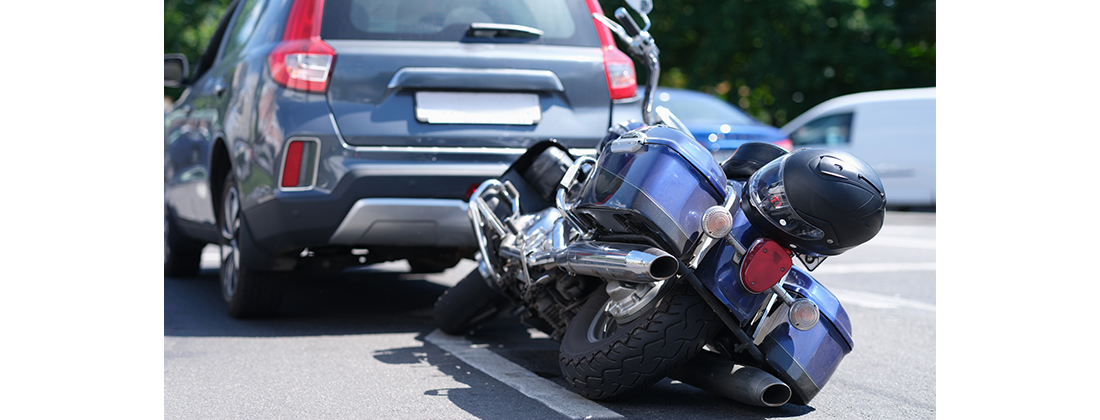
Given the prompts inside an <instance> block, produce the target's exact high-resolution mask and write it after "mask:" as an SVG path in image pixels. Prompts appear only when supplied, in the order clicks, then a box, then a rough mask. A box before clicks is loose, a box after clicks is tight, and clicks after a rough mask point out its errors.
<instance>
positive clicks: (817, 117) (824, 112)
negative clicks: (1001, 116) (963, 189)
mask: <svg viewBox="0 0 1100 420" xmlns="http://www.w3.org/2000/svg"><path fill="white" fill-rule="evenodd" d="M780 130H782V131H783V132H784V133H786V134H787V135H788V136H790V139H791V142H792V143H793V144H794V148H795V149H798V148H800V147H827V148H835V149H841V150H845V151H848V152H850V153H852V154H854V155H856V156H858V157H859V158H860V159H863V160H864V161H866V162H867V163H868V164H870V165H871V167H872V168H874V170H875V172H876V173H877V174H878V176H879V178H880V179H882V185H883V187H885V188H886V204H887V206H889V207H894V208H898V207H925V206H932V207H934V206H935V205H936V88H934V87H931V88H919V89H897V90H883V91H876V92H863V93H854V94H851V95H845V96H840V97H837V98H833V99H830V100H828V101H825V102H822V103H821V104H819V105H817V106H815V107H813V108H811V109H810V110H809V111H806V112H805V113H803V114H802V115H799V116H798V118H795V119H794V120H791V122H790V123H788V124H787V125H784V126H783V127H782V128H780Z"/></svg>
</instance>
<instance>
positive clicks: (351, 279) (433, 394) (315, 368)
mask: <svg viewBox="0 0 1100 420" xmlns="http://www.w3.org/2000/svg"><path fill="white" fill-rule="evenodd" d="M935 244H936V224H935V214H934V213H901V212H891V213H890V214H888V216H887V222H886V226H885V227H884V228H883V230H882V232H881V233H880V234H879V236H878V237H876V238H875V239H873V240H872V241H871V242H869V243H867V244H865V245H863V246H861V247H860V248H857V249H855V250H852V251H849V252H848V253H846V254H844V255H842V256H839V257H834V258H831V259H829V260H827V261H825V263H824V264H822V265H821V267H820V268H818V269H817V270H816V271H815V272H814V273H813V274H814V276H815V277H817V278H818V280H820V281H821V282H822V283H823V284H825V285H826V286H827V287H829V288H830V290H832V291H833V292H834V293H835V294H836V295H837V296H838V297H839V298H840V300H841V302H842V303H843V304H844V305H845V308H846V309H847V311H848V313H849V315H850V317H851V320H852V324H853V338H854V340H855V342H856V345H855V349H854V351H853V352H852V353H851V354H850V355H849V356H848V357H847V358H845V360H844V362H843V363H842V364H841V365H840V367H839V368H838V370H837V371H836V373H835V374H834V376H833V378H832V380H831V381H830V382H829V384H828V385H827V386H826V387H825V388H824V389H823V390H822V391H821V393H820V394H818V396H817V398H815V399H814V400H813V401H812V402H811V403H810V405H808V406H797V405H792V404H787V405H785V406H783V407H780V408H773V409H768V408H759V407H751V406H746V405H742V404H739V403H737V402H734V401H730V400H727V399H724V398H722V397H718V396H715V395H714V394H711V393H709V392H706V391H703V390H700V389H697V388H694V387H692V386H689V385H686V384H682V383H679V382H676V381H672V380H670V379H664V380H662V381H661V382H659V383H658V384H657V385H655V386H653V387H651V388H648V389H646V390H644V391H642V392H640V393H637V394H634V395H631V396H629V397H627V398H624V399H622V400H617V401H614V402H606V403H598V404H597V403H593V402H590V401H587V400H584V399H579V398H576V396H575V394H572V393H571V392H570V391H568V390H567V387H568V385H567V384H566V383H565V382H564V380H562V378H561V374H560V372H559V371H558V367H557V343H556V342H554V341H552V340H550V339H548V338H547V337H546V336H545V335H543V334H541V333H538V332H537V331H535V330H533V329H528V328H526V327H524V326H523V325H521V324H519V323H518V322H517V321H516V320H515V319H512V318H507V317H502V318H498V319H496V320H494V321H492V322H490V323H489V324H488V325H486V326H485V327H483V328H481V329H479V330H478V331H476V332H475V333H474V334H472V335H470V336H467V337H452V336H447V335H445V334H442V333H440V332H438V331H436V330H435V328H434V326H433V325H432V323H431V309H432V304H433V303H434V301H435V299H436V298H437V297H438V296H439V295H440V294H441V293H442V292H443V291H444V290H446V288H447V287H448V286H450V285H452V284H454V283H455V282H457V281H458V280H459V279H461V278H462V277H463V276H464V275H465V274H466V273H467V272H468V271H469V270H471V269H472V268H473V263H472V262H469V261H463V263H462V264H460V265H459V266H458V267H456V268H454V269H451V270H448V271H447V272H444V273H441V274H434V275H413V274H406V273H405V272H403V270H405V269H406V268H407V265H405V264H404V263H403V262H398V263H388V264H382V265H376V266H372V267H370V268H368V269H361V270H357V271H355V272H351V273H346V274H343V275H340V276H333V277H324V278H311V279H301V280H298V281H296V282H294V283H292V284H291V285H290V286H289V288H288V293H287V295H286V299H285V301H284V309H283V312H282V313H281V314H280V315H279V316H278V317H275V318H272V319H265V320H252V321H240V320H234V319H232V318H229V317H228V316H226V315H225V312H224V310H223V308H222V304H221V300H220V296H219V290H218V282H217V274H216V270H215V269H214V268H216V266H217V261H216V258H209V259H204V270H203V272H202V273H201V275H200V276H198V277H196V278H165V279H164V417H165V418H166V419H194V418H246V419H247V418H257V419H281V418H295V419H301V418H326V419H350V418H364V419H366V418H370V419H387V418H391V419H407V418H433V419H461V418H481V419H514V418H525V419H565V418H585V417H588V416H592V417H593V418H598V417H615V416H621V417H625V418H677V419H711V418H747V419H758V418H759V419H764V418H800V419H846V418H876V419H878V418H905V419H921V418H935V417H936V258H935V257H936V246H935ZM208 250H211V251H213V250H214V249H213V248H208ZM215 252H216V251H215ZM209 256H210V257H213V256H214V255H209Z"/></svg>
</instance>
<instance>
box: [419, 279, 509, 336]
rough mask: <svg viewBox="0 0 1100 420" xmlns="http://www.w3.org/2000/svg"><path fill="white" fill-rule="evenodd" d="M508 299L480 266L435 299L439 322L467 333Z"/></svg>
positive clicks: (435, 317) (453, 330)
mask: <svg viewBox="0 0 1100 420" xmlns="http://www.w3.org/2000/svg"><path fill="white" fill-rule="evenodd" d="M507 303H508V301H507V298H505V297H504V296H503V295H501V294H499V293H497V292H496V291H494V290H493V289H492V288H490V287H489V284H488V283H486V280H485V278H484V277H481V273H479V272H478V271H477V270H476V269H475V270H474V271H472V272H470V274H469V275H467V276H466V277H465V278H463V279H462V280H461V281H459V282H458V284H455V285H454V287H451V288H450V289H447V291H445V292H443V295H441V296H439V300H437V301H436V302H435V308H433V310H432V318H433V320H434V321H435V325H436V326H437V327H439V329H440V330H442V331H443V332H445V333H447V334H450V335H464V334H466V333H468V332H470V331H471V330H473V329H474V328H477V326H479V325H481V324H482V323H484V322H486V321H488V320H489V319H491V318H492V317H493V316H495V315H496V314H497V313H498V312H499V311H500V310H501V308H502V307H504V306H505V305H506V304H507Z"/></svg>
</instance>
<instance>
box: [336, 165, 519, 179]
mask: <svg viewBox="0 0 1100 420" xmlns="http://www.w3.org/2000/svg"><path fill="white" fill-rule="evenodd" d="M349 169H351V170H352V172H354V173H355V174H356V175H367V176H484V177H498V176H500V174H502V173H504V171H506V170H507V169H508V165H505V164H497V163H487V164H482V163H437V162H429V163H370V164H364V165H357V166H351V167H349Z"/></svg>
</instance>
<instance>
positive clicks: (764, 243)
mask: <svg viewBox="0 0 1100 420" xmlns="http://www.w3.org/2000/svg"><path fill="white" fill-rule="evenodd" d="M792 265H794V261H793V260H792V259H791V251H789V250H787V249H786V248H784V247H783V246H782V245H779V243H778V242H775V241H773V240H771V239H767V238H760V239H757V240H756V241H755V242H753V243H752V246H750V247H749V250H748V252H746V253H745V259H744V261H743V262H742V263H741V285H742V286H744V287H745V290H748V291H749V292H752V293H754V294H755V293H761V292H763V291H765V290H768V289H770V288H771V287H772V286H774V285H775V284H776V283H779V281H780V280H783V276H786V275H787V272H789V271H791V266H792Z"/></svg>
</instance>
